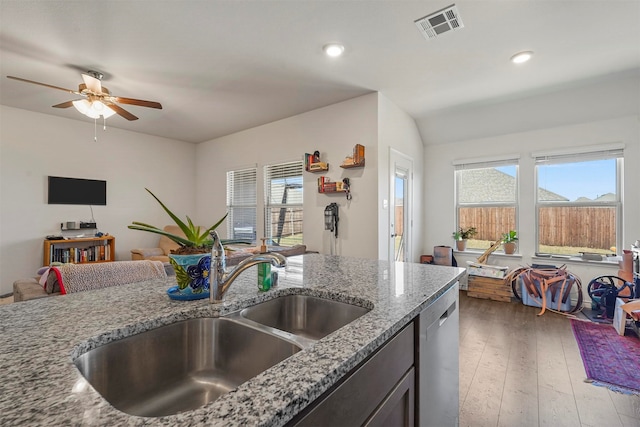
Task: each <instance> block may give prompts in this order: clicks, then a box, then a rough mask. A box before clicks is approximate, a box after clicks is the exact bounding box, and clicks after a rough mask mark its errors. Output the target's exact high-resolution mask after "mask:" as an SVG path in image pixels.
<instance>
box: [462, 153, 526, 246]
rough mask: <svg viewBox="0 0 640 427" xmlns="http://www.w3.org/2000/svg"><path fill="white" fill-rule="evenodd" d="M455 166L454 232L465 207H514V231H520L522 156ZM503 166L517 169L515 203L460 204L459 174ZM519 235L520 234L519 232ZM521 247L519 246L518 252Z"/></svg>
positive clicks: (466, 162)
mask: <svg viewBox="0 0 640 427" xmlns="http://www.w3.org/2000/svg"><path fill="white" fill-rule="evenodd" d="M453 165H454V183H455V184H454V230H459V229H460V209H461V208H464V207H469V208H496V207H497V208H502V207H513V208H514V224H515V225H514V226H515V228H514V230H516V231H517V230H518V229H519V228H518V227H519V225H518V224H519V216H520V215H519V211H520V156H519V155H506V156H501V157H490V158H482V159H465V160H456V161H454V162H453ZM501 166H514V167H515V176H514V179H515V183H514V190H515V194H514V200H513V201H504V202H498V201H491V202H479V203H460V190H461V184H460V175H459V174H458V172H461V171H465V170H474V169H489V168H498V167H501ZM508 231H509V230H504V231H503V233H506V232H508ZM518 233H519V232H518ZM499 237H500V236H496V237H495V239H491V240H493V241H495V240H496V239H497V238H499ZM519 248H520V247H519V246H518V252H519V250H520V249H519ZM485 250H486V249H483V248H466V249H465V252H466V251H470V252H474V251H478V252H483V251H485ZM496 252H497V253H504V250H503V249H500V250H497V251H496Z"/></svg>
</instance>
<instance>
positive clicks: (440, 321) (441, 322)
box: [438, 310, 449, 326]
mask: <svg viewBox="0 0 640 427" xmlns="http://www.w3.org/2000/svg"><path fill="white" fill-rule="evenodd" d="M448 318H449V310H447V311H445V312H444V313H442V316H440V320H439V321H438V326H442V325H443V324H444V322H446V321H447V319H448Z"/></svg>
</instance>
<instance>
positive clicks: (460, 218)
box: [455, 158, 518, 250]
mask: <svg viewBox="0 0 640 427" xmlns="http://www.w3.org/2000/svg"><path fill="white" fill-rule="evenodd" d="M455 169H456V172H455V174H456V217H457V218H456V219H457V222H456V224H457V228H456V229H460V228H465V229H466V228H470V227H475V228H476V230H477V234H476V235H475V236H473V238H472V239H469V240H468V241H467V248H469V249H480V250H485V249H488V248H489V247H490V246H491V244H492V243H494V242H495V241H496V240H498V239H500V238H501V237H502V234H503V233H507V232H508V231H509V230H517V226H516V225H517V224H516V218H517V200H518V160H517V159H513V158H511V159H505V160H495V161H483V162H459V163H456V164H455Z"/></svg>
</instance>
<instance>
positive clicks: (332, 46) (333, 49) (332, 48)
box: [322, 43, 344, 58]
mask: <svg viewBox="0 0 640 427" xmlns="http://www.w3.org/2000/svg"><path fill="white" fill-rule="evenodd" d="M322 50H324V53H326V54H327V56H330V57H332V58H336V57H338V56H340V55H342V54H343V53H344V46H343V45H341V44H338V43H329V44H326V45H324V47H323V48H322Z"/></svg>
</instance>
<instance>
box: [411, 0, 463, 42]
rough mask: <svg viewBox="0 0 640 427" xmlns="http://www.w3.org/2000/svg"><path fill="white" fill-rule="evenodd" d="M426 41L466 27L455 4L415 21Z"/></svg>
mask: <svg viewBox="0 0 640 427" xmlns="http://www.w3.org/2000/svg"><path fill="white" fill-rule="evenodd" d="M414 22H415V24H416V26H417V27H418V29H419V30H420V32H421V33H422V35H423V36H424V38H425V39H427V40H429V39H434V38H436V37H438V36H440V35H442V34H444V33H447V32H449V31H453V30H459V29H460V28H462V27H464V24H463V23H462V19H461V18H460V14H459V13H458V8H457V7H456V5H455V4H452V5H451V6H448V7H445V8H444V9H441V10H439V11H437V12H435V13H432V14H431V15H427V16H425V17H424V18H420V19H418V20H416V21H414Z"/></svg>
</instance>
